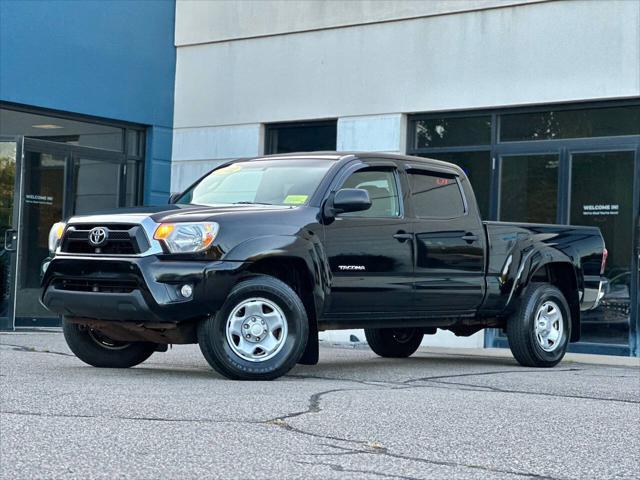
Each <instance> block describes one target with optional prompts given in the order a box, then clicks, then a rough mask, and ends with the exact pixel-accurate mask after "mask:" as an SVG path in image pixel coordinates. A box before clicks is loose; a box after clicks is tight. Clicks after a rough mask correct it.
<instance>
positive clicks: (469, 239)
mask: <svg viewBox="0 0 640 480" xmlns="http://www.w3.org/2000/svg"><path fill="white" fill-rule="evenodd" d="M462 239H463V240H464V241H465V242H475V241H476V240H478V236H477V235H474V234H473V233H465V234H464V235H463V236H462Z"/></svg>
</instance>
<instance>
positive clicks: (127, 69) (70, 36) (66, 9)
mask: <svg viewBox="0 0 640 480" xmlns="http://www.w3.org/2000/svg"><path fill="white" fill-rule="evenodd" d="M174 22H175V4H174V2H173V1H160V0H132V1H127V2H77V1H65V0H59V1H56V2H11V1H0V100H4V101H8V102H15V103H20V104H25V105H31V106H37V107H44V108H50V109H56V110H62V111H65V112H72V113H80V114H86V115H94V116H98V117H104V118H107V119H112V120H121V121H126V122H134V123H139V124H143V125H148V126H149V127H150V128H149V137H150V138H149V139H148V144H147V146H148V148H147V165H146V168H147V177H146V183H145V190H146V191H145V200H146V201H147V202H149V203H156V202H163V203H164V202H166V198H167V194H168V193H169V170H170V162H171V141H172V135H171V129H172V127H173V94H174V77H175V47H174V45H173V41H174Z"/></svg>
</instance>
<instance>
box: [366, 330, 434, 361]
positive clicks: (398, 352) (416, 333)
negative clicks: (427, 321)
mask: <svg viewBox="0 0 640 480" xmlns="http://www.w3.org/2000/svg"><path fill="white" fill-rule="evenodd" d="M364 335H365V337H366V338H367V343H368V344H369V347H371V350H373V351H374V352H375V353H376V354H378V355H380V356H381V357H386V358H406V357H410V356H411V355H413V354H414V353H415V351H416V350H417V349H418V347H419V346H420V343H422V338H423V337H424V333H423V331H422V330H421V329H419V328H366V329H365V330H364Z"/></svg>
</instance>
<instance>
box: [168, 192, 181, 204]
mask: <svg viewBox="0 0 640 480" xmlns="http://www.w3.org/2000/svg"><path fill="white" fill-rule="evenodd" d="M181 195H182V193H181V192H175V193H172V194H171V195H169V202H168V203H170V204H171V203H176V200H178V199H179V198H180V196H181Z"/></svg>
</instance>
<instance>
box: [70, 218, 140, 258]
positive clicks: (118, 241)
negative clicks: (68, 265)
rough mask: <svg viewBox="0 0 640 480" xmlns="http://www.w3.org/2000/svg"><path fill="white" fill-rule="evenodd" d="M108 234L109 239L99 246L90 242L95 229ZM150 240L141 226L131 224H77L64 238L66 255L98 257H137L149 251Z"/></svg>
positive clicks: (71, 227)
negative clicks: (102, 230) (92, 255)
mask: <svg viewBox="0 0 640 480" xmlns="http://www.w3.org/2000/svg"><path fill="white" fill-rule="evenodd" d="M98 227H100V228H102V229H104V230H105V231H106V232H107V239H106V240H105V242H104V243H103V244H101V245H99V246H95V245H93V244H92V243H91V242H90V241H89V236H90V233H91V231H92V230H93V229H94V228H98ZM149 247H150V245H149V240H148V239H147V235H146V234H145V232H144V229H143V228H142V226H140V225H131V224H106V225H105V224H100V225H98V224H95V225H94V224H76V225H69V226H68V227H67V230H66V231H65V233H64V236H63V238H62V245H61V251H62V252H64V253H79V254H94V255H95V254H98V255H136V254H139V253H143V252H145V251H147V250H148V249H149Z"/></svg>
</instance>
